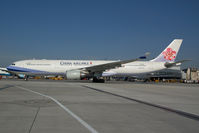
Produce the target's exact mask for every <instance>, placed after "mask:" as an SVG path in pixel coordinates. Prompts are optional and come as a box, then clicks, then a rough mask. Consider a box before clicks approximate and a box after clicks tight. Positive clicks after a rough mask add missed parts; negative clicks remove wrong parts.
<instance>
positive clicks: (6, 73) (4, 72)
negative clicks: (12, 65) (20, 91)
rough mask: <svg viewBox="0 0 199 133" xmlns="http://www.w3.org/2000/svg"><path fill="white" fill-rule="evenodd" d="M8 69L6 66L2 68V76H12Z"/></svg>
mask: <svg viewBox="0 0 199 133" xmlns="http://www.w3.org/2000/svg"><path fill="white" fill-rule="evenodd" d="M6 71H7V69H6V68H0V76H11V74H10V73H8V72H6Z"/></svg>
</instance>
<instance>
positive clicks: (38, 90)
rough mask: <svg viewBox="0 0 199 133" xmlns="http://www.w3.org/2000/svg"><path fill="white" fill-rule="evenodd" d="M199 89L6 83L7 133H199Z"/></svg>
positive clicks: (1, 117)
mask: <svg viewBox="0 0 199 133" xmlns="http://www.w3.org/2000/svg"><path fill="white" fill-rule="evenodd" d="M198 101H199V85H191V84H171V83H168V84H165V83H158V84H154V83H132V82H121V81H120V82H107V83H105V84H103V83H91V82H89V81H52V80H30V81H23V80H1V81H0V132H1V133H12V132H15V133H45V132H48V133H54V132H57V133H62V132H64V133H66V132H68V133H88V132H93V133H132V132H140V133H160V132H161V133H187V132H191V133H198V132H199V126H198V125H199V102H198Z"/></svg>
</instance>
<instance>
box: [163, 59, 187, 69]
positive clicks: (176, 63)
mask: <svg viewBox="0 0 199 133" xmlns="http://www.w3.org/2000/svg"><path fill="white" fill-rule="evenodd" d="M186 61H191V60H181V61H177V62H173V63H169V62H166V63H165V64H164V66H165V67H167V68H169V67H173V66H177V65H181V63H183V62H186Z"/></svg>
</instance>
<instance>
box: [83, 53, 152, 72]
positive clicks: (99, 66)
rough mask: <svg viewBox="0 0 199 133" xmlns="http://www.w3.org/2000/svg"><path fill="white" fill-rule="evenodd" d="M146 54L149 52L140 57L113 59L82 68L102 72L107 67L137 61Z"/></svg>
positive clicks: (110, 67)
mask: <svg viewBox="0 0 199 133" xmlns="http://www.w3.org/2000/svg"><path fill="white" fill-rule="evenodd" d="M148 55H149V53H146V54H145V55H144V56H141V57H139V58H136V59H130V60H123V61H115V62H111V63H106V64H100V65H95V66H91V67H86V68H83V70H86V71H88V72H103V71H105V70H108V69H114V68H116V67H121V66H122V64H126V63H130V62H134V61H137V60H140V59H146V56H148Z"/></svg>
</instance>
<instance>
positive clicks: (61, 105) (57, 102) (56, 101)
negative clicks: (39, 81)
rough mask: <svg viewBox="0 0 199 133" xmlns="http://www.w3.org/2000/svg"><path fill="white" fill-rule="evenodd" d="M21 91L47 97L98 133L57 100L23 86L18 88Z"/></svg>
mask: <svg viewBox="0 0 199 133" xmlns="http://www.w3.org/2000/svg"><path fill="white" fill-rule="evenodd" d="M16 87H17V88H19V89H22V90H26V91H29V92H32V93H35V94H38V95H41V96H44V97H47V98H49V99H51V100H52V101H54V102H55V103H56V104H58V105H59V106H60V107H61V108H62V109H64V110H65V111H66V112H67V113H69V114H70V115H71V116H72V117H73V118H75V119H76V120H77V121H79V122H80V123H81V124H82V125H83V126H84V127H85V128H87V129H88V130H89V131H90V132H91V133H98V132H97V131H96V130H95V129H94V128H93V127H91V126H90V125H89V124H88V123H86V122H85V121H84V120H82V119H81V118H80V117H78V116H77V115H76V114H74V113H73V112H72V111H70V110H69V109H68V108H67V107H65V106H64V105H63V104H61V103H60V102H59V101H58V100H56V99H55V98H53V97H51V96H48V95H44V94H42V93H39V92H36V91H33V90H30V89H27V88H24V87H21V86H16Z"/></svg>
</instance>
